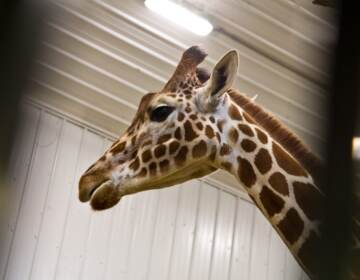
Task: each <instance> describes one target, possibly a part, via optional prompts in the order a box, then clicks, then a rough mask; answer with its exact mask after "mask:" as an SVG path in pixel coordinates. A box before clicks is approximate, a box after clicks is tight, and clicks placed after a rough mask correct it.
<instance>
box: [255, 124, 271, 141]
mask: <svg viewBox="0 0 360 280" xmlns="http://www.w3.org/2000/svg"><path fill="white" fill-rule="evenodd" d="M255 131H256V135H257V137H258V138H259V140H260V142H261V143H263V144H266V143H267V141H268V139H267V136H266V134H265V133H264V132H262V131H261V130H260V129H258V128H255Z"/></svg>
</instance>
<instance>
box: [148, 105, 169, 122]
mask: <svg viewBox="0 0 360 280" xmlns="http://www.w3.org/2000/svg"><path fill="white" fill-rule="evenodd" d="M172 111H174V107H170V106H159V107H157V108H155V109H154V110H153V111H152V112H151V114H150V120H151V121H153V122H163V121H165V120H166V119H167V117H168V116H169V115H170V114H171V113H172Z"/></svg>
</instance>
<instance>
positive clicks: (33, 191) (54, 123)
mask: <svg viewBox="0 0 360 280" xmlns="http://www.w3.org/2000/svg"><path fill="white" fill-rule="evenodd" d="M62 124H63V120H61V119H60V118H58V117H55V116H52V115H50V114H42V116H41V120H40V126H41V128H40V131H39V137H38V139H37V141H36V143H35V146H36V147H35V151H34V157H33V162H32V166H31V171H30V172H31V173H30V175H29V177H28V180H27V182H26V185H25V191H24V197H23V200H22V202H21V208H20V214H19V218H18V223H17V227H16V232H15V235H14V240H13V246H12V250H11V252H10V257H9V263H8V267H7V274H6V276H5V279H26V278H27V277H28V276H29V274H30V273H31V268H32V261H33V257H34V253H35V250H36V246H37V243H38V237H39V229H40V225H41V222H42V217H43V211H44V203H45V201H46V199H47V194H48V189H49V184H50V182H51V181H52V176H53V171H54V165H55V162H56V155H57V151H58V147H59V137H60V133H61V131H62ZM19 267H21V269H19Z"/></svg>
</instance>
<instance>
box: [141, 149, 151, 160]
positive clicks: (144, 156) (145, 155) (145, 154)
mask: <svg viewBox="0 0 360 280" xmlns="http://www.w3.org/2000/svg"><path fill="white" fill-rule="evenodd" d="M151 157H152V155H151V151H150V150H146V151H144V152H143V153H142V155H141V159H142V162H144V163H146V162H148V161H149V160H150V159H151Z"/></svg>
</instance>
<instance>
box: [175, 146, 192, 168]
mask: <svg viewBox="0 0 360 280" xmlns="http://www.w3.org/2000/svg"><path fill="white" fill-rule="evenodd" d="M188 152H189V149H188V147H186V146H182V147H181V148H180V150H179V151H178V152H177V154H176V156H175V157H174V160H175V164H176V165H178V166H179V165H183V164H184V163H185V161H186V157H187V154H188Z"/></svg>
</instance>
